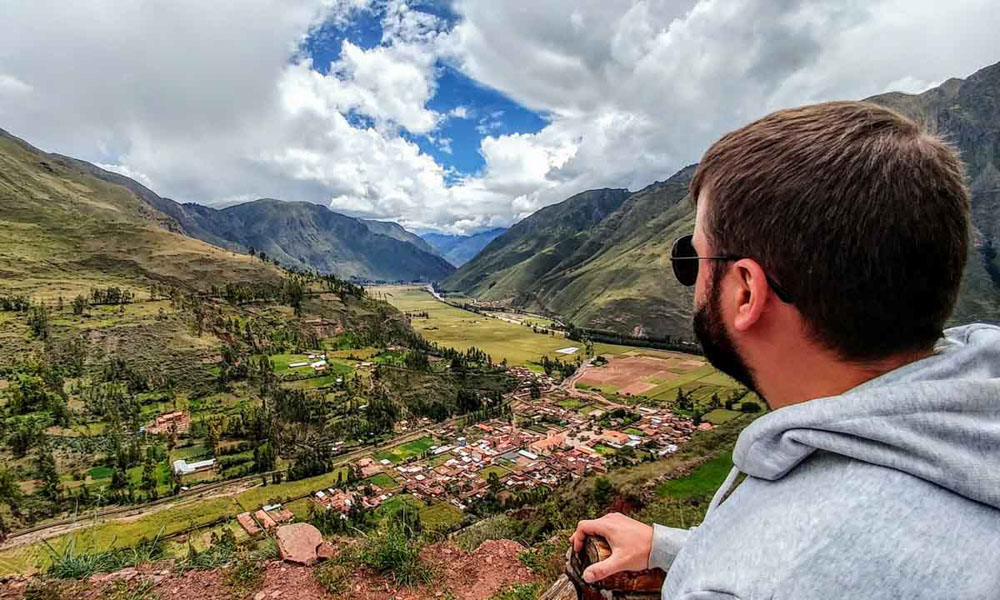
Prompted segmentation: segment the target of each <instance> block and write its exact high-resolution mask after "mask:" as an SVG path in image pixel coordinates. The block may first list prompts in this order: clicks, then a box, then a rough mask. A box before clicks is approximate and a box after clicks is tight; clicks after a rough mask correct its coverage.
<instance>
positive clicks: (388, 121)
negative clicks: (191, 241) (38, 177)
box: [0, 0, 1000, 234]
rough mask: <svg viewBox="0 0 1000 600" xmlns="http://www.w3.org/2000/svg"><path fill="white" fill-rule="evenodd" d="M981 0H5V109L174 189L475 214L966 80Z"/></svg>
mask: <svg viewBox="0 0 1000 600" xmlns="http://www.w3.org/2000/svg"><path fill="white" fill-rule="evenodd" d="M994 2H995V0H950V1H949V2H940V0H865V1H852V0H846V1H845V0H838V1H824V0H808V1H807V0H630V1H625V0H545V1H543V2H539V1H538V0H527V1H524V0H503V1H502V2H498V1H493V0H213V1H211V2H203V1H196V0H162V1H156V0H150V1H146V2H126V3H123V2H119V1H116V0H75V1H74V2H63V1H57V0H32V1H31V2H8V3H5V6H4V8H3V10H2V17H0V128H3V129H6V130H7V131H9V132H11V133H13V134H14V135H17V136H19V137H22V138H24V139H25V140H27V141H28V142H30V143H31V144H33V145H35V146H37V147H40V148H42V149H43V150H47V151H50V152H59V153H62V154H67V155H70V156H74V157H77V158H81V159H84V160H88V161H91V162H93V163H95V164H98V165H100V166H102V167H104V168H106V169H109V170H112V171H116V172H119V173H122V174H124V175H128V176H130V177H133V178H134V179H136V180H138V181H140V182H141V183H144V184H145V185H147V186H148V187H150V188H151V189H153V190H154V191H156V192H157V193H159V194H160V195H161V196H165V197H169V198H173V199H174V200H177V201H179V202H197V203H200V204H205V205H209V206H217V207H221V206H227V205H231V204H234V203H238V202H246V201H249V200H253V199H256V198H262V197H271V198H280V199H283V200H298V201H308V202H314V203H318V204H323V205H326V206H329V207H330V208H331V209H332V210H335V211H338V212H341V213H344V214H348V215H351V216H358V217H365V218H374V219H380V220H394V221H397V222H399V223H400V224H402V225H403V226H404V227H406V228H408V229H410V230H412V231H416V232H418V233H423V232H427V231H441V232H446V233H459V234H461V233H474V232H477V231H480V230H483V229H488V228H491V227H497V226H509V225H511V224H512V223H515V222H517V221H518V220H520V219H523V218H524V217H526V216H527V215H530V214H531V213H532V212H534V211H536V210H538V209H539V208H542V207H544V206H547V205H549V204H552V203H555V202H560V201H562V200H565V199H566V198H568V197H570V196H572V195H573V194H575V193H578V192H581V191H584V190H587V189H593V188H600V187H615V188H622V187H624V188H629V189H632V190H636V189H640V188H642V187H644V186H646V185H648V184H650V183H652V182H654V181H662V180H664V179H667V178H668V177H670V175H672V174H673V173H674V172H676V171H677V170H679V169H680V168H682V167H684V166H685V165H687V164H690V163H693V162H696V161H697V160H698V158H699V156H700V155H701V153H702V152H704V150H705V149H706V148H707V147H708V146H709V145H710V144H711V143H712V142H713V141H714V140H716V139H718V138H719V137H720V136H721V135H722V134H724V133H725V132H727V131H730V130H732V129H734V128H736V127H739V126H740V125H743V124H745V123H747V122H749V121H751V120H753V119H756V118H758V117H761V116H763V115H765V114H767V113H769V112H771V111H773V110H777V109H780V108H784V107H788V106H796V105H801V104H806V103H810V102H819V101H825V100H839V99H861V98H865V97H867V96H871V95H874V94H878V93H882V92H886V91H903V92H910V93H917V92H920V91H923V90H926V89H928V88H930V87H933V86H934V85H937V84H939V83H941V82H942V81H944V80H946V79H948V78H950V77H966V76H968V75H970V74H972V73H974V72H975V71H976V70H978V69H980V68H982V67H984V66H987V65H989V64H993V63H996V62H998V61H1000V43H998V42H997V41H996V36H995V32H996V31H1000V11H997V10H993V9H995V6H991V5H992V4H994Z"/></svg>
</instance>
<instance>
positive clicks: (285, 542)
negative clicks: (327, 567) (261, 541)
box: [275, 523, 324, 566]
mask: <svg viewBox="0 0 1000 600" xmlns="http://www.w3.org/2000/svg"><path fill="white" fill-rule="evenodd" d="M275 537H276V538H277V540H278V551H279V552H281V559H282V560H284V561H286V562H291V563H297V564H300V565H306V566H311V565H314V564H316V563H317V562H318V561H319V555H318V554H317V550H318V549H319V547H320V545H321V544H323V543H324V542H323V534H322V533H320V532H319V529H316V528H315V527H313V526H312V525H310V524H309V523H293V524H291V525H282V526H281V527H278V529H277V530H276V532H275Z"/></svg>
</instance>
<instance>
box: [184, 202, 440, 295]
mask: <svg viewBox="0 0 1000 600" xmlns="http://www.w3.org/2000/svg"><path fill="white" fill-rule="evenodd" d="M185 207H186V208H187V207H191V208H193V209H194V210H197V211H198V212H199V213H200V215H201V218H200V220H199V223H200V224H201V226H202V227H203V228H204V229H206V230H208V231H209V232H211V233H212V234H214V235H216V236H218V237H221V238H224V239H226V240H228V241H230V242H231V243H235V244H236V245H238V246H239V247H241V248H250V247H253V248H254V249H255V250H256V251H258V252H260V251H263V252H265V253H266V254H267V256H268V257H270V258H274V259H277V260H278V261H280V262H281V264H283V265H289V266H295V267H299V268H306V269H318V270H319V271H320V272H323V273H333V274H335V275H338V276H340V277H360V278H363V279H383V280H390V281H394V280H416V279H419V280H425V281H433V280H437V279H441V278H443V277H446V276H447V275H449V274H450V273H451V272H452V271H454V267H452V266H451V265H450V264H449V263H448V261H446V260H444V259H443V258H441V257H440V256H437V255H435V254H432V253H431V252H428V251H425V250H421V249H420V248H418V247H416V246H415V245H413V244H412V243H411V242H409V241H405V240H403V239H400V238H401V237H403V236H401V235H400V234H399V233H398V231H396V232H395V233H394V234H393V235H384V234H382V233H379V232H377V231H374V230H373V227H374V228H379V227H385V225H383V224H380V225H371V223H376V222H362V221H360V220H358V219H354V218H351V217H347V216H344V215H341V214H338V213H335V212H333V211H331V210H330V209H328V208H326V207H325V206H320V205H318V204H312V203H310V202H283V201H280V200H273V199H261V200H255V201H253V202H246V203H244V204H237V205H235V206H230V207H228V208H225V209H222V210H213V209H210V208H205V207H196V208H195V205H185ZM391 225H395V226H396V228H398V230H399V231H402V227H399V226H398V225H396V224H395V223H393V224H391ZM405 233H408V232H405ZM411 235H412V234H411ZM413 237H416V236H413ZM417 239H418V240H419V238H417Z"/></svg>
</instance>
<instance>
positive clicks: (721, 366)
mask: <svg viewBox="0 0 1000 600" xmlns="http://www.w3.org/2000/svg"><path fill="white" fill-rule="evenodd" d="M719 294H720V290H719V288H718V286H716V285H713V286H712V290H711V292H709V298H708V301H707V302H705V303H704V304H702V305H701V306H700V307H698V309H697V310H696V311H695V313H694V334H695V337H697V338H698V342H699V343H700V344H701V348H702V350H703V351H704V352H705V358H707V359H708V362H710V363H711V364H712V366H713V367H715V368H716V369H718V370H720V371H722V372H723V373H725V374H726V375H729V376H730V377H732V378H733V379H735V380H736V381H737V382H738V383H740V384H742V385H744V386H746V387H747V388H748V389H749V390H750V391H751V392H754V393H755V394H757V395H758V396H760V391H759V390H758V389H757V382H756V381H755V380H754V377H753V372H752V371H751V370H750V367H749V366H748V365H747V363H746V361H745V360H743V356H741V355H740V353H739V350H737V349H736V344H735V343H733V338H732V337H731V336H730V335H729V332H728V331H726V326H725V324H724V323H723V320H722V309H721V307H720V298H719Z"/></svg>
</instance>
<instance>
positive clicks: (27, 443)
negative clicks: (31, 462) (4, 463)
mask: <svg viewBox="0 0 1000 600" xmlns="http://www.w3.org/2000/svg"><path fill="white" fill-rule="evenodd" d="M41 434H42V427H41V424H40V423H39V422H38V421H36V420H35V419H21V420H19V421H18V422H17V424H16V425H14V428H13V431H11V433H10V436H9V437H8V443H9V444H10V450H11V452H13V453H14V457H15V458H22V457H24V455H26V454H27V453H28V450H29V449H30V448H31V447H32V446H34V445H35V443H36V442H38V440H39V437H40V436H41Z"/></svg>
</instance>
